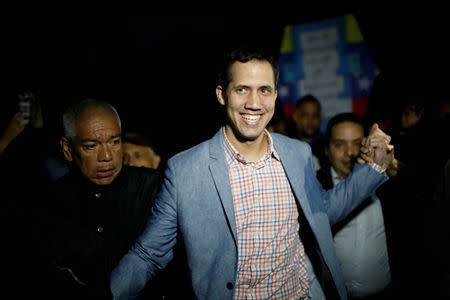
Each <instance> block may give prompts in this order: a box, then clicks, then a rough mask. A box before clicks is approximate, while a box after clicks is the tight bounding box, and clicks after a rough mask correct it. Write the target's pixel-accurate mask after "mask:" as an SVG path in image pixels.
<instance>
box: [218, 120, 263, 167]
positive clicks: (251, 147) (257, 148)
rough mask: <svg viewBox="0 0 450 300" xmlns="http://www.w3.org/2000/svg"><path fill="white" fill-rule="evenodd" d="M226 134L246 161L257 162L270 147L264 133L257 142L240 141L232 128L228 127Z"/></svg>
mask: <svg viewBox="0 0 450 300" xmlns="http://www.w3.org/2000/svg"><path fill="white" fill-rule="evenodd" d="M225 133H226V135H227V138H228V140H229V141H230V143H231V144H232V145H233V147H234V148H235V149H236V150H237V151H238V152H239V153H240V154H241V155H243V156H244V157H245V159H246V160H248V161H251V162H256V161H258V159H260V158H261V157H262V156H264V154H265V153H266V152H267V149H268V147H269V142H268V137H267V136H266V134H265V133H262V134H261V135H260V136H259V137H257V138H256V139H255V140H245V141H243V140H240V139H238V138H236V136H235V135H234V133H233V131H232V129H231V128H229V127H226V128H225Z"/></svg>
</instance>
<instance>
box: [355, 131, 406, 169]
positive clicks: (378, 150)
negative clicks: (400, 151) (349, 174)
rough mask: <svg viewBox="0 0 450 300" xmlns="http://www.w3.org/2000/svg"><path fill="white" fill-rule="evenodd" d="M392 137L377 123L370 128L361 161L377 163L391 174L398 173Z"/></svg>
mask: <svg viewBox="0 0 450 300" xmlns="http://www.w3.org/2000/svg"><path fill="white" fill-rule="evenodd" d="M390 142H391V137H390V136H389V135H387V134H386V133H384V132H383V131H382V130H381V129H380V128H379V127H378V124H377V123H375V124H373V125H372V127H371V128H370V132H369V135H368V136H367V138H365V139H364V140H363V142H362V145H361V153H360V155H359V157H358V162H359V163H364V162H367V163H376V164H377V165H379V166H380V167H381V168H382V169H384V170H386V172H387V173H388V175H389V176H396V175H397V170H398V167H397V160H396V159H395V158H394V146H393V145H391V144H390Z"/></svg>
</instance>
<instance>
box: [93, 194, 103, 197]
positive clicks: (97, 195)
mask: <svg viewBox="0 0 450 300" xmlns="http://www.w3.org/2000/svg"><path fill="white" fill-rule="evenodd" d="M94 196H95V198H100V197H101V196H102V193H95V194H94Z"/></svg>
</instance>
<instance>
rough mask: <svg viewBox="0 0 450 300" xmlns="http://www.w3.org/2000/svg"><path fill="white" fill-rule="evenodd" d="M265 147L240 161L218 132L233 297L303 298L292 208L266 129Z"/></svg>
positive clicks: (299, 250) (301, 265) (302, 269)
mask: <svg viewBox="0 0 450 300" xmlns="http://www.w3.org/2000/svg"><path fill="white" fill-rule="evenodd" d="M265 134H266V137H267V139H268V142H269V147H268V151H267V152H266V154H265V155H264V156H263V157H261V158H260V159H259V160H258V161H257V162H250V161H246V160H245V158H244V157H243V156H242V155H240V154H239V153H238V152H237V151H236V149H235V148H234V147H233V146H232V145H231V143H230V142H229V140H228V138H227V137H226V134H225V130H223V141H224V149H225V154H226V158H227V162H228V171H229V175H230V181H231V182H230V183H231V191H232V195H233V205H234V211H235V218H236V223H237V224H236V226H237V239H238V266H237V280H236V287H235V288H236V291H235V294H234V298H235V299H267V298H271V299H303V298H305V297H306V296H307V295H308V274H307V271H306V262H305V256H304V255H305V254H304V247H303V244H302V243H301V241H300V238H299V235H298V230H299V223H298V219H297V218H298V211H297V206H296V204H295V199H294V195H293V193H292V190H291V187H290V185H289V181H288V179H287V177H286V174H285V173H284V169H283V166H282V165H281V161H280V159H279V157H278V154H277V153H276V151H275V149H274V148H273V142H272V138H271V137H270V134H269V133H268V132H267V131H266V132H265Z"/></svg>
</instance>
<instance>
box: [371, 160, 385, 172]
mask: <svg viewBox="0 0 450 300" xmlns="http://www.w3.org/2000/svg"><path fill="white" fill-rule="evenodd" d="M369 165H370V166H371V167H372V168H373V169H375V170H376V171H377V172H378V173H384V172H385V171H386V168H383V167H382V166H380V165H379V164H376V163H374V162H371V163H369Z"/></svg>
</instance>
